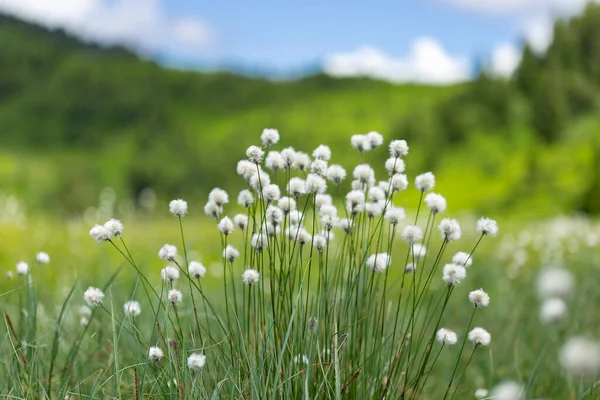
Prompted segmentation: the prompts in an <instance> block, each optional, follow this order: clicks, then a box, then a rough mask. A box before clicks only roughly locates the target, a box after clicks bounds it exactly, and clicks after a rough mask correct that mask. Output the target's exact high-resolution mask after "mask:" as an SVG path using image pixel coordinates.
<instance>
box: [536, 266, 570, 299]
mask: <svg viewBox="0 0 600 400" xmlns="http://www.w3.org/2000/svg"><path fill="white" fill-rule="evenodd" d="M574 284H575V282H574V279H573V274H572V273H571V272H570V271H568V270H566V269H564V268H558V267H549V268H545V269H544V270H542V272H541V273H540V275H539V276H538V279H537V290H538V294H539V295H540V297H541V298H547V297H568V296H569V295H570V294H571V291H572V290H573V286H574Z"/></svg>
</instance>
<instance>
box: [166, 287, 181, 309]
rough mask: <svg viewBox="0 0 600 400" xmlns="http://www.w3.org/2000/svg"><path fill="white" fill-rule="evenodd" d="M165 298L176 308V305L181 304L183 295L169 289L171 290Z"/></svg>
mask: <svg viewBox="0 0 600 400" xmlns="http://www.w3.org/2000/svg"><path fill="white" fill-rule="evenodd" d="M167 298H168V299H169V301H170V302H171V303H173V305H174V306H176V305H177V304H180V303H181V299H182V298H183V294H181V292H180V291H179V290H177V289H171V290H169V293H168V294H167Z"/></svg>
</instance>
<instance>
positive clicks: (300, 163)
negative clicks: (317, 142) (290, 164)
mask: <svg viewBox="0 0 600 400" xmlns="http://www.w3.org/2000/svg"><path fill="white" fill-rule="evenodd" d="M309 165H310V157H309V156H308V154H306V153H303V152H301V151H297V152H296V153H295V154H294V168H296V169H297V170H299V171H302V172H306V171H307V170H308V167H309Z"/></svg>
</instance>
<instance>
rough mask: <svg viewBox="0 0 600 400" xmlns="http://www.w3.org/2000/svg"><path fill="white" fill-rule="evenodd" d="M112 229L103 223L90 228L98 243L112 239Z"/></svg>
mask: <svg viewBox="0 0 600 400" xmlns="http://www.w3.org/2000/svg"><path fill="white" fill-rule="evenodd" d="M110 235H111V233H110V231H109V230H108V229H106V228H105V227H104V226H102V225H94V227H93V228H92V229H91V230H90V236H91V237H92V239H94V240H95V241H96V243H101V242H107V241H109V240H110Z"/></svg>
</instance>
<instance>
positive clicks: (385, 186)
mask: <svg viewBox="0 0 600 400" xmlns="http://www.w3.org/2000/svg"><path fill="white" fill-rule="evenodd" d="M377 187H378V188H379V189H381V190H383V194H385V196H386V197H387V196H389V194H390V190H392V185H391V183H390V181H379V183H378V184H377Z"/></svg>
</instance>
